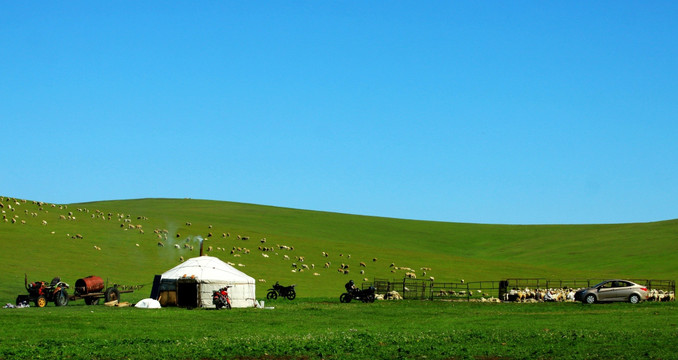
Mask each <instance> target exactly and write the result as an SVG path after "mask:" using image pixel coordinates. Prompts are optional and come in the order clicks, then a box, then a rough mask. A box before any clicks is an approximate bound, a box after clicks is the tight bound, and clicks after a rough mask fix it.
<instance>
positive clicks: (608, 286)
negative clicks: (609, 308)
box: [574, 279, 648, 304]
mask: <svg viewBox="0 0 678 360" xmlns="http://www.w3.org/2000/svg"><path fill="white" fill-rule="evenodd" d="M647 294H648V291H647V287H645V286H643V285H638V284H636V283H634V282H631V281H628V280H619V279H615V280H605V281H603V282H601V283H599V284H596V285H594V286H592V287H590V288H586V289H580V290H578V291H577V292H576V293H575V294H574V299H575V300H577V301H581V302H583V303H585V304H593V303H596V302H610V301H628V302H630V303H632V304H637V303H639V302H641V301H643V300H647Z"/></svg>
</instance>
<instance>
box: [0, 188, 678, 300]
mask: <svg viewBox="0 0 678 360" xmlns="http://www.w3.org/2000/svg"><path fill="white" fill-rule="evenodd" d="M0 204H2V207H1V208H0V210H2V216H3V219H2V221H0V242H1V243H2V249H3V251H2V253H1V254H0V261H1V263H2V264H3V269H4V271H3V273H4V274H5V279H4V281H2V283H0V301H2V302H12V301H13V299H14V297H15V296H16V294H18V293H22V292H24V289H23V279H24V273H27V274H28V276H29V280H49V279H51V278H52V277H54V276H61V277H62V279H64V280H65V281H67V282H70V283H73V282H75V280H76V279H78V278H81V277H84V276H88V275H98V276H101V277H102V278H104V279H108V280H109V281H110V282H115V283H119V284H125V285H139V284H144V285H146V286H147V288H144V289H142V290H140V291H137V292H135V293H134V294H133V295H131V296H128V297H127V298H126V299H128V300H135V299H140V298H143V297H147V296H148V294H149V293H150V283H151V282H152V279H153V275H154V274H160V273H162V272H164V271H165V270H167V269H169V268H171V267H173V266H175V265H176V264H178V263H179V261H180V257H181V256H183V257H184V258H189V257H193V256H198V240H197V237H198V236H201V237H203V238H204V239H206V240H205V248H206V249H207V248H208V247H209V246H211V247H212V251H211V252H209V253H208V254H209V255H211V256H217V257H219V258H221V259H223V260H224V261H227V262H230V263H233V264H235V266H236V267H238V268H239V269H241V270H242V271H244V272H246V273H248V274H249V275H251V276H252V277H254V278H256V279H261V280H266V282H258V283H257V295H258V296H260V297H263V296H264V295H265V290H266V289H267V288H268V286H270V285H271V284H272V283H274V282H275V281H280V283H282V284H291V283H295V284H297V285H298V293H299V296H303V297H315V296H338V295H339V294H340V293H341V291H342V289H343V284H344V283H345V282H346V281H348V280H349V279H354V280H356V282H360V281H361V280H362V279H363V278H367V279H370V280H371V279H373V278H375V277H376V278H389V279H402V277H403V276H404V274H405V273H406V272H408V270H394V269H393V267H391V266H390V265H391V264H395V265H396V266H398V267H408V268H411V269H413V272H415V273H416V275H417V276H418V277H420V278H421V277H424V278H428V277H429V276H433V277H435V278H436V280H443V281H444V280H447V281H456V280H458V279H462V278H463V279H467V280H499V279H502V278H507V277H546V278H602V277H630V278H655V279H676V277H678V267H676V266H675V258H674V254H675V253H676V251H677V250H678V221H677V220H671V221H663V222H655V223H639V224H614V225H543V226H542V225H529V226H515V225H485V224H463V223H442V222H427V221H412V220H401V219H390V218H379V217H368V216H356V215H345V214H336V213H326V212H315V211H305V210H295V209H287V208H277V207H270V206H260V205H250V204H242V203H232V202H220V201H208V200H191V199H139V200H122V201H101V202H92V203H82V204H68V205H55V204H44V203H40V202H37V201H26V200H21V199H13V198H7V197H0ZM210 233H211V236H210ZM244 239H246V240H244ZM262 239H265V243H264V242H262ZM159 242H162V245H163V246H159V245H158V243H159ZM174 245H178V246H179V248H176V247H175V246H174ZM190 246H193V250H192V251H191V250H190ZM282 246H286V247H290V248H291V249H289V250H288V249H285V248H281V247H282ZM187 247H188V248H187ZM259 247H268V248H272V250H271V251H262V250H260V249H259ZM98 249H100V250H98ZM323 252H325V253H327V254H328V256H327V257H325V256H324V255H323ZM264 255H266V256H264ZM349 256H350V257H349ZM299 257H303V262H302V261H301V260H300V259H299ZM287 258H289V260H288V259H287ZM375 259H376V261H373V260H375ZM361 262H363V263H364V264H365V267H361V266H360V263H361ZM293 263H296V264H297V267H298V268H301V267H302V266H303V265H306V266H308V267H309V269H304V271H295V272H293V271H292V270H294V268H293V265H292V264H293ZM326 263H329V264H330V265H329V267H327V268H325V266H324V265H325V264H326ZM341 264H346V265H348V266H349V274H343V273H340V272H339V271H338V268H339V266H340V265H341ZM422 267H427V268H431V270H429V271H427V274H426V275H423V271H422V270H421V268H422ZM361 270H363V271H364V274H360V271H361Z"/></svg>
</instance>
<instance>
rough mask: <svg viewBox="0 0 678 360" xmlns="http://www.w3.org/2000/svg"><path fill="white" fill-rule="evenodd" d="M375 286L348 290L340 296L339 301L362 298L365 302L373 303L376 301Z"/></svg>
mask: <svg viewBox="0 0 678 360" xmlns="http://www.w3.org/2000/svg"><path fill="white" fill-rule="evenodd" d="M374 291H375V288H374V286H370V287H369V288H367V289H351V290H350V291H348V292H345V293H343V294H341V296H339V301H340V302H342V303H350V302H351V300H353V299H355V300H360V301H362V302H364V303H373V302H374Z"/></svg>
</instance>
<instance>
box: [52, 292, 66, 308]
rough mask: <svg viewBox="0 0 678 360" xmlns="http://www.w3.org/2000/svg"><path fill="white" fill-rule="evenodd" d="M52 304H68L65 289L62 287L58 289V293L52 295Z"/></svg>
mask: <svg viewBox="0 0 678 360" xmlns="http://www.w3.org/2000/svg"><path fill="white" fill-rule="evenodd" d="M54 305H56V306H66V305H68V293H67V292H66V289H62V290H61V291H59V293H58V294H56V296H55V297H54Z"/></svg>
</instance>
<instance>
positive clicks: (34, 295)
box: [16, 276, 69, 307]
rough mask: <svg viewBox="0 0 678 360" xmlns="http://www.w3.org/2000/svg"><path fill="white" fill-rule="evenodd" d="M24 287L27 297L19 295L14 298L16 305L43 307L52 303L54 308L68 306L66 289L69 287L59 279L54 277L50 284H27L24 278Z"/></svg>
mask: <svg viewBox="0 0 678 360" xmlns="http://www.w3.org/2000/svg"><path fill="white" fill-rule="evenodd" d="M24 285H25V287H26V290H28V295H19V296H17V298H16V304H17V305H20V304H28V303H29V302H34V303H35V306H37V307H45V306H47V303H48V302H50V301H52V302H54V305H56V306H66V305H68V293H67V292H66V289H68V288H69V285H68V284H66V283H65V282H62V281H61V278H59V277H55V278H54V279H52V282H50V283H49V284H46V283H45V282H44V281H35V282H32V283H30V284H29V283H28V278H27V277H26V276H24Z"/></svg>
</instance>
